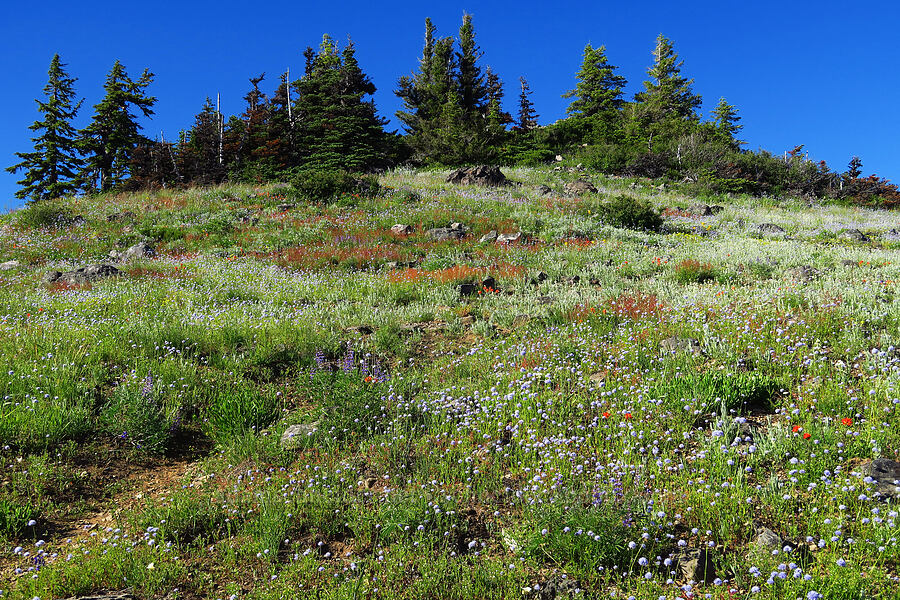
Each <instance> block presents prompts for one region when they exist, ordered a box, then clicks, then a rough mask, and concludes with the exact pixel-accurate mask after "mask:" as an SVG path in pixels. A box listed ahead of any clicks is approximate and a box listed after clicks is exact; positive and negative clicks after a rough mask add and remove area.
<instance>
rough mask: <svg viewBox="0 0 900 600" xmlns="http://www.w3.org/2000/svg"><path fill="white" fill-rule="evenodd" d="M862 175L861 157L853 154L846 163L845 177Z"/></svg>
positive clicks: (853, 177) (852, 177)
mask: <svg viewBox="0 0 900 600" xmlns="http://www.w3.org/2000/svg"><path fill="white" fill-rule="evenodd" d="M860 175H862V159H860V158H859V157H858V156H854V157H853V158H851V159H850V163H849V164H848V165H847V177H849V178H850V179H858V178H859V176H860Z"/></svg>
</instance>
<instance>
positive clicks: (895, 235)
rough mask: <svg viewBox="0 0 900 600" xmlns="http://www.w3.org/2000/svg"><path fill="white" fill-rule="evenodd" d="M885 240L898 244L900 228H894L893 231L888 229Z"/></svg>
mask: <svg viewBox="0 0 900 600" xmlns="http://www.w3.org/2000/svg"><path fill="white" fill-rule="evenodd" d="M884 239H886V240H888V241H889V242H897V241H900V227H894V228H893V229H888V230H887V232H885V234H884Z"/></svg>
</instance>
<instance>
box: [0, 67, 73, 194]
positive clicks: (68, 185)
mask: <svg viewBox="0 0 900 600" xmlns="http://www.w3.org/2000/svg"><path fill="white" fill-rule="evenodd" d="M64 67H65V65H64V64H63V63H61V62H60V60H59V54H54V55H53V59H52V60H51V61H50V70H49V71H48V75H49V79H48V81H47V85H45V86H44V90H43V91H44V94H45V95H46V97H47V99H46V101H41V100H35V102H36V103H37V105H38V112H39V113H41V114H42V115H43V119H41V120H38V121H35V122H34V123H33V124H32V125H31V126H30V127H29V129H30V130H31V131H35V132H42V133H40V134H39V135H38V136H37V137H34V138H31V141H32V142H34V151H33V152H16V156H18V157H19V158H20V159H22V161H21V162H19V163H18V164H15V165H13V166H11V167H8V168H7V169H6V170H7V171H9V172H10V173H16V172H18V171H19V170H22V169H24V170H25V177H24V178H23V179H22V180H21V181H19V182H17V183H18V184H19V185H20V186H22V187H21V189H19V190H18V191H16V197H17V198H26V197H30V198H31V200H32V201H38V200H43V199H46V198H57V197H60V196H65V195H67V194H72V193H74V192H75V191H77V190H78V187H79V181H78V172H79V169H80V168H81V165H82V161H81V159H80V158H79V157H78V147H77V146H78V140H77V135H78V134H77V132H76V130H75V129H74V128H73V127H72V124H71V120H72V119H74V118H75V117H76V115H77V114H78V110H79V108H81V103H82V101H80V100H79V101H78V102H75V81H77V80H76V79H75V78H72V77H69V75H68V73H66V71H65V68H64Z"/></svg>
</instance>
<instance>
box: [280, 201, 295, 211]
mask: <svg viewBox="0 0 900 600" xmlns="http://www.w3.org/2000/svg"><path fill="white" fill-rule="evenodd" d="M296 207H297V205H296V204H295V203H293V202H285V203H284V204H279V205H278V212H287V211H289V210H291V209H292V208H296Z"/></svg>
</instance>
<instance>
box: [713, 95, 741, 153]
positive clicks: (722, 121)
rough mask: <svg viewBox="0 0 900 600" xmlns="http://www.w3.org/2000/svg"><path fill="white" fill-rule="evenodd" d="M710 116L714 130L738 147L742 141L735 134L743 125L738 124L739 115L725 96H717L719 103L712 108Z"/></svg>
mask: <svg viewBox="0 0 900 600" xmlns="http://www.w3.org/2000/svg"><path fill="white" fill-rule="evenodd" d="M712 116H713V124H714V125H715V127H716V131H718V132H719V133H720V134H721V135H722V136H723V137H725V138H726V139H727V140H728V141H729V142H730V143H731V144H733V145H734V147H735V148H739V147H740V145H741V144H743V142H741V141H740V140H738V139H737V137H736V136H737V135H738V133H739V132H740V131H741V129H743V128H744V126H743V125H739V124H738V121H740V120H741V117H740V116H739V115H738V113H737V109H736V108H735V107H734V105H732V104H728V102H726V100H725V98H719V103H718V104H716V107H715V108H714V109H713V110H712Z"/></svg>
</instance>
